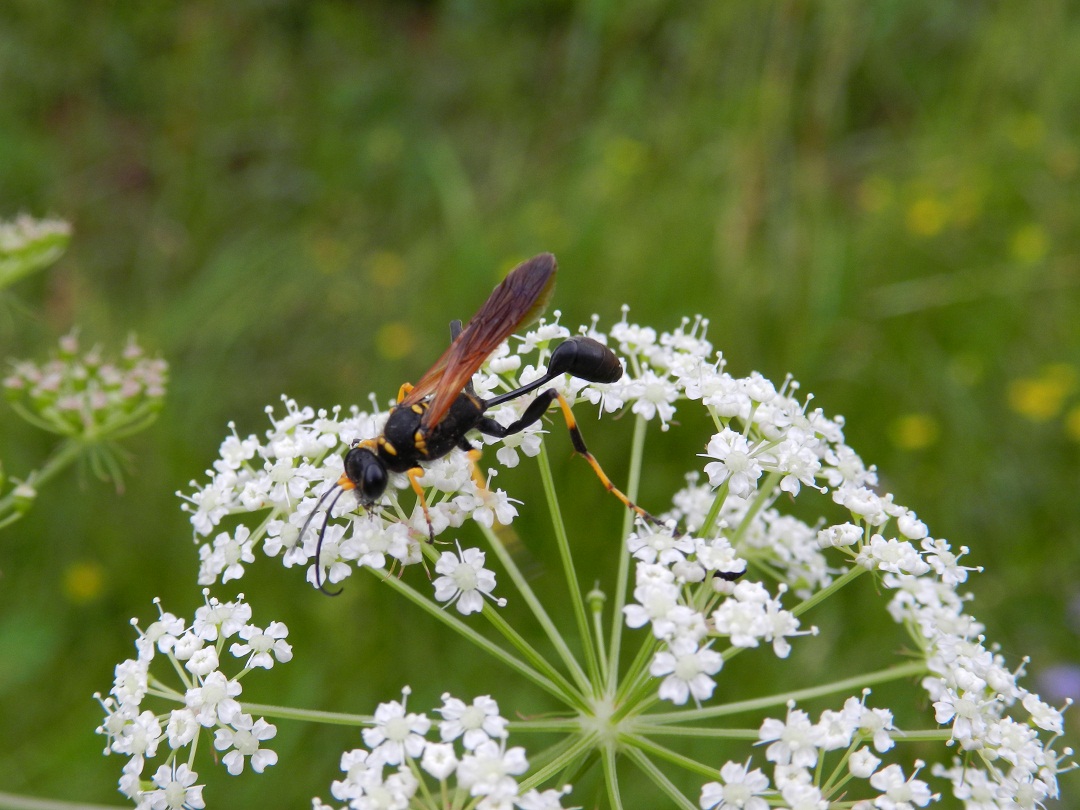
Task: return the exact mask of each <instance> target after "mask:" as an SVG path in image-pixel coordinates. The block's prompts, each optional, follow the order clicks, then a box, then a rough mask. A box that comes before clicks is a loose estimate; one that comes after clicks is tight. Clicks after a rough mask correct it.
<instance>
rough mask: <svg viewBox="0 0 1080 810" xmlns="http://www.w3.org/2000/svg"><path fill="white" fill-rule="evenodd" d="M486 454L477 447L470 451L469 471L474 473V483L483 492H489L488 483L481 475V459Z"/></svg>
mask: <svg viewBox="0 0 1080 810" xmlns="http://www.w3.org/2000/svg"><path fill="white" fill-rule="evenodd" d="M483 455H484V454H483V453H481V452H480V451H479V450H477V449H476V448H475V447H473V448H472V449H470V450H469V452H468V456H469V470H470V472H472V480H473V483H475V484H476V487H477V489H479V490H480V491H481V492H487V491H488V485H487V481H485V480H484V476H483V475H482V474H481V473H480V458H481V456H483Z"/></svg>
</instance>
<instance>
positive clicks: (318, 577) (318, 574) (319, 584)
mask: <svg viewBox="0 0 1080 810" xmlns="http://www.w3.org/2000/svg"><path fill="white" fill-rule="evenodd" d="M335 490H337V491H336V493H335V494H334V497H333V498H331V499H330V503H329V504H328V505H327V507H326V513H325V517H324V518H323V524H322V528H321V529H319V539H318V541H317V542H316V543H315V587H316V588H318V589H319V590H320V591H322V592H323V593H325V594H326V595H327V596H337V595H338V594H339V593H341V590H337V591H328V590H327V589H326V585H325V584H324V583H323V581H322V565H321V564H320V561H319V558H320V557H322V544H323V537H325V536H326V527H327V526H329V525H330V514H331V513H332V512H333V511H334V504H336V503H337V501H338V498H340V497H341V496H342V494H343V493H344V492H345V490H344V489H342V488H341V487H340V486H338V485H337V484H334V486H332V487H331V488H330V489H328V490H326V492H324V493H323V495H322V497H321V498H319V502H318V503H316V504H315V509H312V510H311V514H310V515H308V519H307V521H305V523H304V529H306V528H307V525H308V523H310V522H311V518H312V517H313V516H314V515H315V511H316V510H317V509H318V508H319V506H320V505H321V504H322V502H323V501H324V500H326V498H327V496H328V495H330V493H332V492H334V491H335ZM304 529H301V530H300V536H301V537H303V534H304Z"/></svg>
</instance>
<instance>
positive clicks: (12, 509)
mask: <svg viewBox="0 0 1080 810" xmlns="http://www.w3.org/2000/svg"><path fill="white" fill-rule="evenodd" d="M82 451H83V444H82V443H81V442H79V441H78V440H77V439H68V440H67V441H64V442H61V443H60V445H59V446H58V447H57V448H56V450H55V451H53V453H52V455H50V456H49V458H48V459H46V461H45V463H44V464H43V465H42V467H41V469H39V470H34V471H33V472H31V473H30V474H29V475H28V476H27V477H26V481H25V485H26V486H28V487H30V488H31V489H33V490H34V491H35V492H36V491H38V490H40V489H41V487H42V486H43V485H44V484H45V483H46V482H48V481H50V480H52V479H53V478H54V477H55V476H56V475H58V474H59V473H60V472H62V471H63V470H64V469H65V468H67V467H69V466H71V464H72V463H73V462H74V461H75V460H76V459H77V458H78V457H79V454H80V453H82ZM15 501H16V497H15V490H14V489H12V490H11V491H10V492H8V493H7V494H6V495H5V496H4V497H2V498H0V529H2V528H4V527H5V526H9V525H10V524H12V523H14V522H15V521H17V520H18V519H19V518H21V517H22V516H23V515H24V514H25V512H24V511H19V510H18V509H17V508H16V505H15Z"/></svg>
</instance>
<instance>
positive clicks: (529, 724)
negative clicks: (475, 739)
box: [507, 717, 581, 734]
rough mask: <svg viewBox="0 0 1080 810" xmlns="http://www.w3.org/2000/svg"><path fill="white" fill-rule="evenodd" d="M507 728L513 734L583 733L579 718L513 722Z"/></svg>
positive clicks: (549, 718) (550, 718) (551, 718)
mask: <svg viewBox="0 0 1080 810" xmlns="http://www.w3.org/2000/svg"><path fill="white" fill-rule="evenodd" d="M507 728H508V729H509V730H510V731H512V732H513V731H521V732H534V733H538V734H551V733H557V734H571V733H575V732H580V731H581V719H580V718H578V717H546V718H543V719H541V720H511V721H510V722H509V723H508V724H507Z"/></svg>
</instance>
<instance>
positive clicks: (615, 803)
mask: <svg viewBox="0 0 1080 810" xmlns="http://www.w3.org/2000/svg"><path fill="white" fill-rule="evenodd" d="M601 761H602V762H603V765H604V784H605V785H606V786H607V793H608V799H609V800H610V801H611V810H623V803H622V793H621V791H620V790H619V771H618V767H617V765H618V757H617V756H616V752H615V749H614V748H613V747H612V746H610V745H607V746H604V751H603V759H602V760H601Z"/></svg>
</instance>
